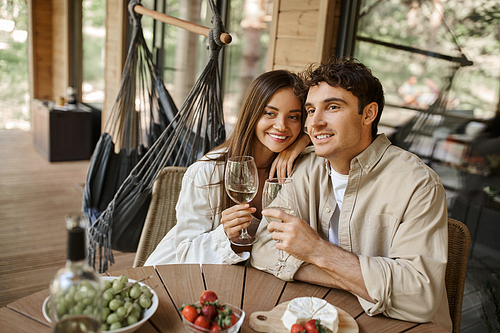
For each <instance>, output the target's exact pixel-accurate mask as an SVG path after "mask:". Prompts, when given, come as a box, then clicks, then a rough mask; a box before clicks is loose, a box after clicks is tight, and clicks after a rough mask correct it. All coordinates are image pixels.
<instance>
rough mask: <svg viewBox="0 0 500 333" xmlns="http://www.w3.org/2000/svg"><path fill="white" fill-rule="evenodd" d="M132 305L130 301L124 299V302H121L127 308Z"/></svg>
mask: <svg viewBox="0 0 500 333" xmlns="http://www.w3.org/2000/svg"><path fill="white" fill-rule="evenodd" d="M131 306H132V302H130V301H126V302H125V304H123V307H124V308H125V309H126V310H128V309H129V308H130V307H131Z"/></svg>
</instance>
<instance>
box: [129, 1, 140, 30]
mask: <svg viewBox="0 0 500 333" xmlns="http://www.w3.org/2000/svg"><path fill="white" fill-rule="evenodd" d="M140 5H141V0H130V2H129V3H128V11H129V13H130V21H131V22H132V23H133V24H134V26H140V25H141V17H142V15H140V14H138V13H136V12H135V11H134V7H135V6H140Z"/></svg>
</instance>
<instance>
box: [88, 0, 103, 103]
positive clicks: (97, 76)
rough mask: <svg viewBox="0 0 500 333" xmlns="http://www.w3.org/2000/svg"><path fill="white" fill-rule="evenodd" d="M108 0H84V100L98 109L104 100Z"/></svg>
mask: <svg viewBox="0 0 500 333" xmlns="http://www.w3.org/2000/svg"><path fill="white" fill-rule="evenodd" d="M105 19H106V1H105V0H83V3H82V40H83V83H82V101H83V103H87V104H91V105H93V106H95V107H97V108H98V109H100V108H101V105H102V103H103V101H104V65H105V64H104V62H105V61H104V60H105V45H106V29H105Z"/></svg>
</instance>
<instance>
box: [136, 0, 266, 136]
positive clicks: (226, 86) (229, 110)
mask: <svg viewBox="0 0 500 333" xmlns="http://www.w3.org/2000/svg"><path fill="white" fill-rule="evenodd" d="M142 5H143V6H144V7H146V8H148V9H153V10H156V11H158V12H161V13H165V14H167V15H170V16H173V17H177V18H181V19H183V20H186V21H190V22H193V23H197V24H200V25H203V26H205V27H209V28H210V27H212V23H211V19H212V11H211V8H210V4H209V3H208V1H207V0H193V1H180V0H144V1H142ZM217 6H218V10H219V13H220V15H221V17H222V19H223V22H224V25H225V28H226V30H227V31H228V33H229V34H230V35H231V36H232V42H231V44H229V45H226V46H225V47H224V48H223V51H222V52H221V54H220V55H219V59H221V61H222V66H221V71H222V75H223V103H224V112H225V122H226V127H227V133H229V131H230V129H231V128H232V124H234V122H235V119H236V116H237V114H238V111H239V107H240V104H241V101H242V98H243V95H244V93H245V91H246V88H247V87H248V85H249V84H250V82H251V81H252V80H253V79H254V78H255V77H257V76H258V75H260V74H261V73H263V72H264V71H265V59H266V55H267V53H266V51H267V45H268V43H269V29H270V20H271V16H272V15H271V14H272V0H230V1H219V2H218V3H217ZM142 25H143V28H144V34H145V38H146V40H148V41H149V42H150V43H151V44H150V45H151V47H150V50H151V51H152V52H153V55H154V57H155V63H156V64H157V67H158V68H159V70H160V71H161V73H162V74H163V80H164V83H165V85H166V87H167V90H168V91H169V93H170V94H171V95H172V97H173V99H174V101H175V103H176V105H177V107H178V108H180V107H181V105H182V103H183V101H184V99H185V98H186V96H187V94H188V93H189V91H190V90H191V87H192V86H193V84H194V82H195V81H196V79H197V78H198V76H199V74H200V73H201V71H202V70H203V68H204V67H205V65H206V63H207V60H208V56H209V52H208V50H207V44H206V38H205V37H204V36H197V35H195V34H193V33H191V32H187V31H185V30H183V29H181V28H177V27H175V26H172V25H168V24H164V23H162V22H158V21H154V20H153V19H152V18H149V17H143V18H142Z"/></svg>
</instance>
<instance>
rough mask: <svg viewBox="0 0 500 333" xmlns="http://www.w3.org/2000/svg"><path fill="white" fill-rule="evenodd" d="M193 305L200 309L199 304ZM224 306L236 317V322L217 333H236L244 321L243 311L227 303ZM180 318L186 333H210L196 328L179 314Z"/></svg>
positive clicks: (201, 328)
mask: <svg viewBox="0 0 500 333" xmlns="http://www.w3.org/2000/svg"><path fill="white" fill-rule="evenodd" d="M195 305H196V306H198V307H200V306H201V303H200V302H197V303H196V304H195ZM224 305H226V306H227V307H228V308H229V309H231V310H232V311H233V313H234V314H235V315H236V317H238V321H237V322H236V324H234V325H233V326H231V327H229V328H227V329H224V330H220V331H219V333H236V332H238V331H239V330H240V327H241V325H242V324H243V320H245V311H243V310H242V309H240V308H237V307H236V306H234V305H231V304H229V303H225V304H224ZM181 317H182V322H183V324H184V328H185V329H186V330H187V331H188V332H190V333H200V332H202V333H210V332H211V331H210V330H207V329H204V328H203V327H200V326H197V325H195V324H193V323H191V322H189V321H187V320H186V319H185V318H184V316H183V315H182V314H181Z"/></svg>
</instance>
